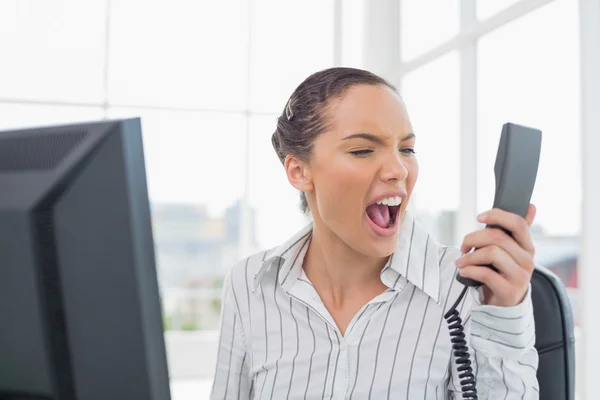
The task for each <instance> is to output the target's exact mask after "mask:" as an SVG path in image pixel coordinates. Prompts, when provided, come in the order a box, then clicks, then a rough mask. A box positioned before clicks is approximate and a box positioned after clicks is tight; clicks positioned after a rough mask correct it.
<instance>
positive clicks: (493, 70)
mask: <svg viewBox="0 0 600 400" xmlns="http://www.w3.org/2000/svg"><path fill="white" fill-rule="evenodd" d="M556 21H561V23H560V25H561V29H556ZM532 26H533V27H535V29H531V27H532ZM578 60H579V54H578V34H577V3H576V2H571V1H569V0H556V1H554V2H552V3H550V4H548V5H546V6H544V7H542V8H540V9H538V10H536V11H534V12H533V13H531V14H528V15H526V16H524V17H522V18H520V19H519V20H517V21H514V22H512V23H510V24H507V25H506V26H503V27H501V28H499V29H497V30H496V31H494V32H492V33H490V34H489V35H487V36H485V37H483V38H482V39H481V40H480V42H479V50H478V62H479V76H478V94H479V112H478V120H479V128H478V168H477V169H478V172H479V175H478V209H479V211H483V210H484V209H487V208H490V207H491V206H492V203H493V196H494V185H495V181H494V174H493V164H494V160H495V157H496V151H497V147H498V140H499V137H500V132H501V128H502V124H503V123H505V122H509V121H510V122H515V123H520V124H523V125H530V126H533V127H536V128H539V129H541V130H542V132H543V139H542V156H541V160H540V167H539V171H538V178H537V182H536V188H535V192H534V195H533V198H532V202H533V203H535V204H536V205H537V208H538V214H537V217H536V222H537V224H539V225H540V226H541V227H542V228H543V229H544V231H546V233H547V234H552V235H574V234H577V233H578V232H579V228H580V217H579V215H580V210H581V176H580V168H581V157H580V148H579V147H580V143H581V142H580V131H579V89H578V85H579V70H578V68H579V66H578V65H579V63H578ZM536 200H538V201H536Z"/></svg>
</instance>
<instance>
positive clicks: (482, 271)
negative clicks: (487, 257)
mask: <svg viewBox="0 0 600 400" xmlns="http://www.w3.org/2000/svg"><path fill="white" fill-rule="evenodd" d="M458 273H459V274H460V275H461V276H463V277H465V278H470V279H474V280H476V281H478V282H481V283H483V284H484V285H485V286H487V287H488V288H489V289H490V290H491V291H492V292H493V293H498V294H501V293H507V292H509V291H510V290H511V287H512V286H513V285H512V284H511V283H510V282H509V281H508V280H507V279H506V278H505V277H503V276H502V275H500V274H498V273H497V272H495V271H494V270H493V269H491V268H487V267H482V266H480V265H467V266H465V267H462V268H460V269H459V270H458Z"/></svg>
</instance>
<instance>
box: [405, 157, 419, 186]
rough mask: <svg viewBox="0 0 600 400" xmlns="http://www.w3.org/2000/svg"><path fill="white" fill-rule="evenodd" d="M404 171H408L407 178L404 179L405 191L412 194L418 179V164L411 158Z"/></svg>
mask: <svg viewBox="0 0 600 400" xmlns="http://www.w3.org/2000/svg"><path fill="white" fill-rule="evenodd" d="M406 169H408V177H407V178H406V183H407V185H406V186H407V190H408V191H409V192H412V189H413V187H414V186H415V184H416V183H417V179H418V178H419V162H418V161H417V159H416V158H413V159H412V160H411V162H410V163H407V165H406Z"/></svg>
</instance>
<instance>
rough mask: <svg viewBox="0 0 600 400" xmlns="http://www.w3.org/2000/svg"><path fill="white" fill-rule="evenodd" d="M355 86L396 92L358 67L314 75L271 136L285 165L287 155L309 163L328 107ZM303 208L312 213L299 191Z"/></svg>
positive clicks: (293, 98)
mask: <svg viewBox="0 0 600 400" xmlns="http://www.w3.org/2000/svg"><path fill="white" fill-rule="evenodd" d="M356 85H374V86H375V85H382V86H387V87H388V88H390V89H392V90H393V91H394V92H396V93H397V90H396V88H395V87H394V86H393V85H392V84H390V83H389V82H387V81H386V80H385V79H383V78H381V77H380V76H377V75H375V74H373V73H371V72H369V71H365V70H361V69H356V68H342V67H336V68H329V69H326V70H323V71H319V72H317V73H315V74H312V75H311V76H309V77H308V78H306V80H304V82H302V83H301V84H300V86H298V87H297V88H296V90H294V93H292V95H291V96H290V99H289V100H288V103H287V104H286V105H285V108H284V109H283V112H282V114H281V116H280V117H279V118H277V129H275V132H274V133H273V136H272V137H271V143H272V144H273V148H274V149H275V152H276V153H277V156H278V157H279V160H280V161H281V163H282V164H283V163H284V162H285V158H286V156H287V155H290V154H291V155H293V156H295V157H298V158H299V159H300V160H303V161H308V159H309V158H310V155H311V152H312V146H313V143H314V141H315V139H316V138H317V136H319V135H320V134H321V133H323V132H324V131H325V130H327V128H328V121H327V115H326V111H327V106H328V105H329V104H330V101H331V100H332V99H339V98H341V97H342V96H343V95H344V94H345V93H346V91H347V90H348V89H350V88H351V87H353V86H356ZM300 209H301V210H302V212H303V213H305V214H307V213H308V212H309V207H308V202H307V201H306V195H305V194H304V192H300Z"/></svg>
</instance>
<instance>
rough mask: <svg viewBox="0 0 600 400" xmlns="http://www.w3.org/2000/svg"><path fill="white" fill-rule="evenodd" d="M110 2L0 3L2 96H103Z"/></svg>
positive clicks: (30, 0) (84, 99)
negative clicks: (108, 5) (105, 39)
mask: <svg viewBox="0 0 600 400" xmlns="http://www.w3.org/2000/svg"><path fill="white" fill-rule="evenodd" d="M105 20H106V3H105V1H100V0H91V1H86V2H80V1H74V0H68V1H59V2H55V1H52V2H51V1H36V0H5V1H1V2H0V38H2V40H0V54H2V63H0V88H2V89H1V92H0V96H1V97H2V98H5V99H13V100H14V99H36V100H55V101H69V102H73V101H82V102H95V103H98V104H100V102H101V101H102V100H103V94H104V86H103V84H104V83H103V75H104V64H105V63H104V60H105V58H104V51H105V50H104V49H105V43H104V42H105V41H104V38H105V36H106V30H105Z"/></svg>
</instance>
